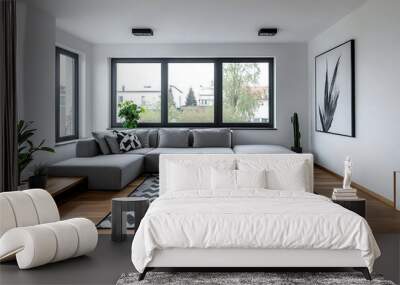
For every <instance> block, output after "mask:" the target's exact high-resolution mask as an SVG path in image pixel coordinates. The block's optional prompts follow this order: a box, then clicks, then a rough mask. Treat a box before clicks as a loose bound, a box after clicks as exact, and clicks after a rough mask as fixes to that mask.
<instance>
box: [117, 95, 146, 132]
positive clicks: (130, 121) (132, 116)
mask: <svg viewBox="0 0 400 285" xmlns="http://www.w3.org/2000/svg"><path fill="white" fill-rule="evenodd" d="M118 108H119V112H118V116H119V117H120V118H122V119H123V120H124V122H123V127H124V128H127V129H133V128H137V126H138V122H139V119H140V114H141V113H143V112H144V108H143V107H140V106H138V105H136V104H135V103H134V102H133V101H130V100H128V101H124V102H122V103H119V104H118Z"/></svg>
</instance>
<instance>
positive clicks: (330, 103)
mask: <svg viewBox="0 0 400 285" xmlns="http://www.w3.org/2000/svg"><path fill="white" fill-rule="evenodd" d="M339 64H340V57H339V58H338V60H337V61H336V65H335V69H334V71H333V75H332V80H331V82H330V84H329V78H328V77H329V76H328V62H326V72H325V89H324V110H323V111H322V110H321V106H319V107H318V111H319V119H320V121H321V126H322V131H324V132H328V131H329V129H330V128H331V126H332V121H333V117H334V115H335V111H336V107H337V101H338V99H339V95H340V91H339V90H338V89H337V88H335V83H336V76H337V71H338V68H339Z"/></svg>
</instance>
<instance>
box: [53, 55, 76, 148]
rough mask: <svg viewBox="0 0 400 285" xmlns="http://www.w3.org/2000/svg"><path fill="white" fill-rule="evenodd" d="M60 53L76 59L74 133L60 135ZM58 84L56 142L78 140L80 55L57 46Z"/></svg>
mask: <svg viewBox="0 0 400 285" xmlns="http://www.w3.org/2000/svg"><path fill="white" fill-rule="evenodd" d="M60 55H65V56H68V57H70V58H72V59H73V60H74V83H75V86H74V103H75V104H74V110H75V113H74V130H75V131H74V134H73V135H71V136H60ZM55 75H56V78H55V79H56V82H55V83H56V84H55V123H56V126H55V131H56V134H55V139H56V143H59V142H66V141H71V140H76V139H78V138H79V55H78V54H77V53H74V52H71V51H69V50H66V49H63V48H61V47H56V73H55Z"/></svg>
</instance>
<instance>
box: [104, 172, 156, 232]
mask: <svg viewBox="0 0 400 285" xmlns="http://www.w3.org/2000/svg"><path fill="white" fill-rule="evenodd" d="M159 189H160V185H159V177H158V175H155V174H154V175H153V174H151V175H148V176H147V177H146V178H145V179H144V181H143V183H142V184H140V185H139V186H138V187H137V188H136V189H135V190H134V191H133V192H132V193H130V194H129V195H128V196H129V197H144V198H147V199H149V200H150V203H151V202H153V201H154V199H156V198H157V197H158V192H159ZM126 227H127V229H134V227H135V213H134V212H127V213H126ZM97 228H98V229H111V213H108V215H107V216H105V217H104V218H103V219H102V220H101V221H100V222H99V223H98V224H97Z"/></svg>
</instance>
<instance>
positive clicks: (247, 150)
mask: <svg viewBox="0 0 400 285" xmlns="http://www.w3.org/2000/svg"><path fill="white" fill-rule="evenodd" d="M233 151H234V153H242V154H252V153H253V154H273V153H294V152H293V151H291V150H290V149H288V148H286V147H284V146H281V145H273V144H264V145H256V144H250V145H235V146H234V147H233Z"/></svg>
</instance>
